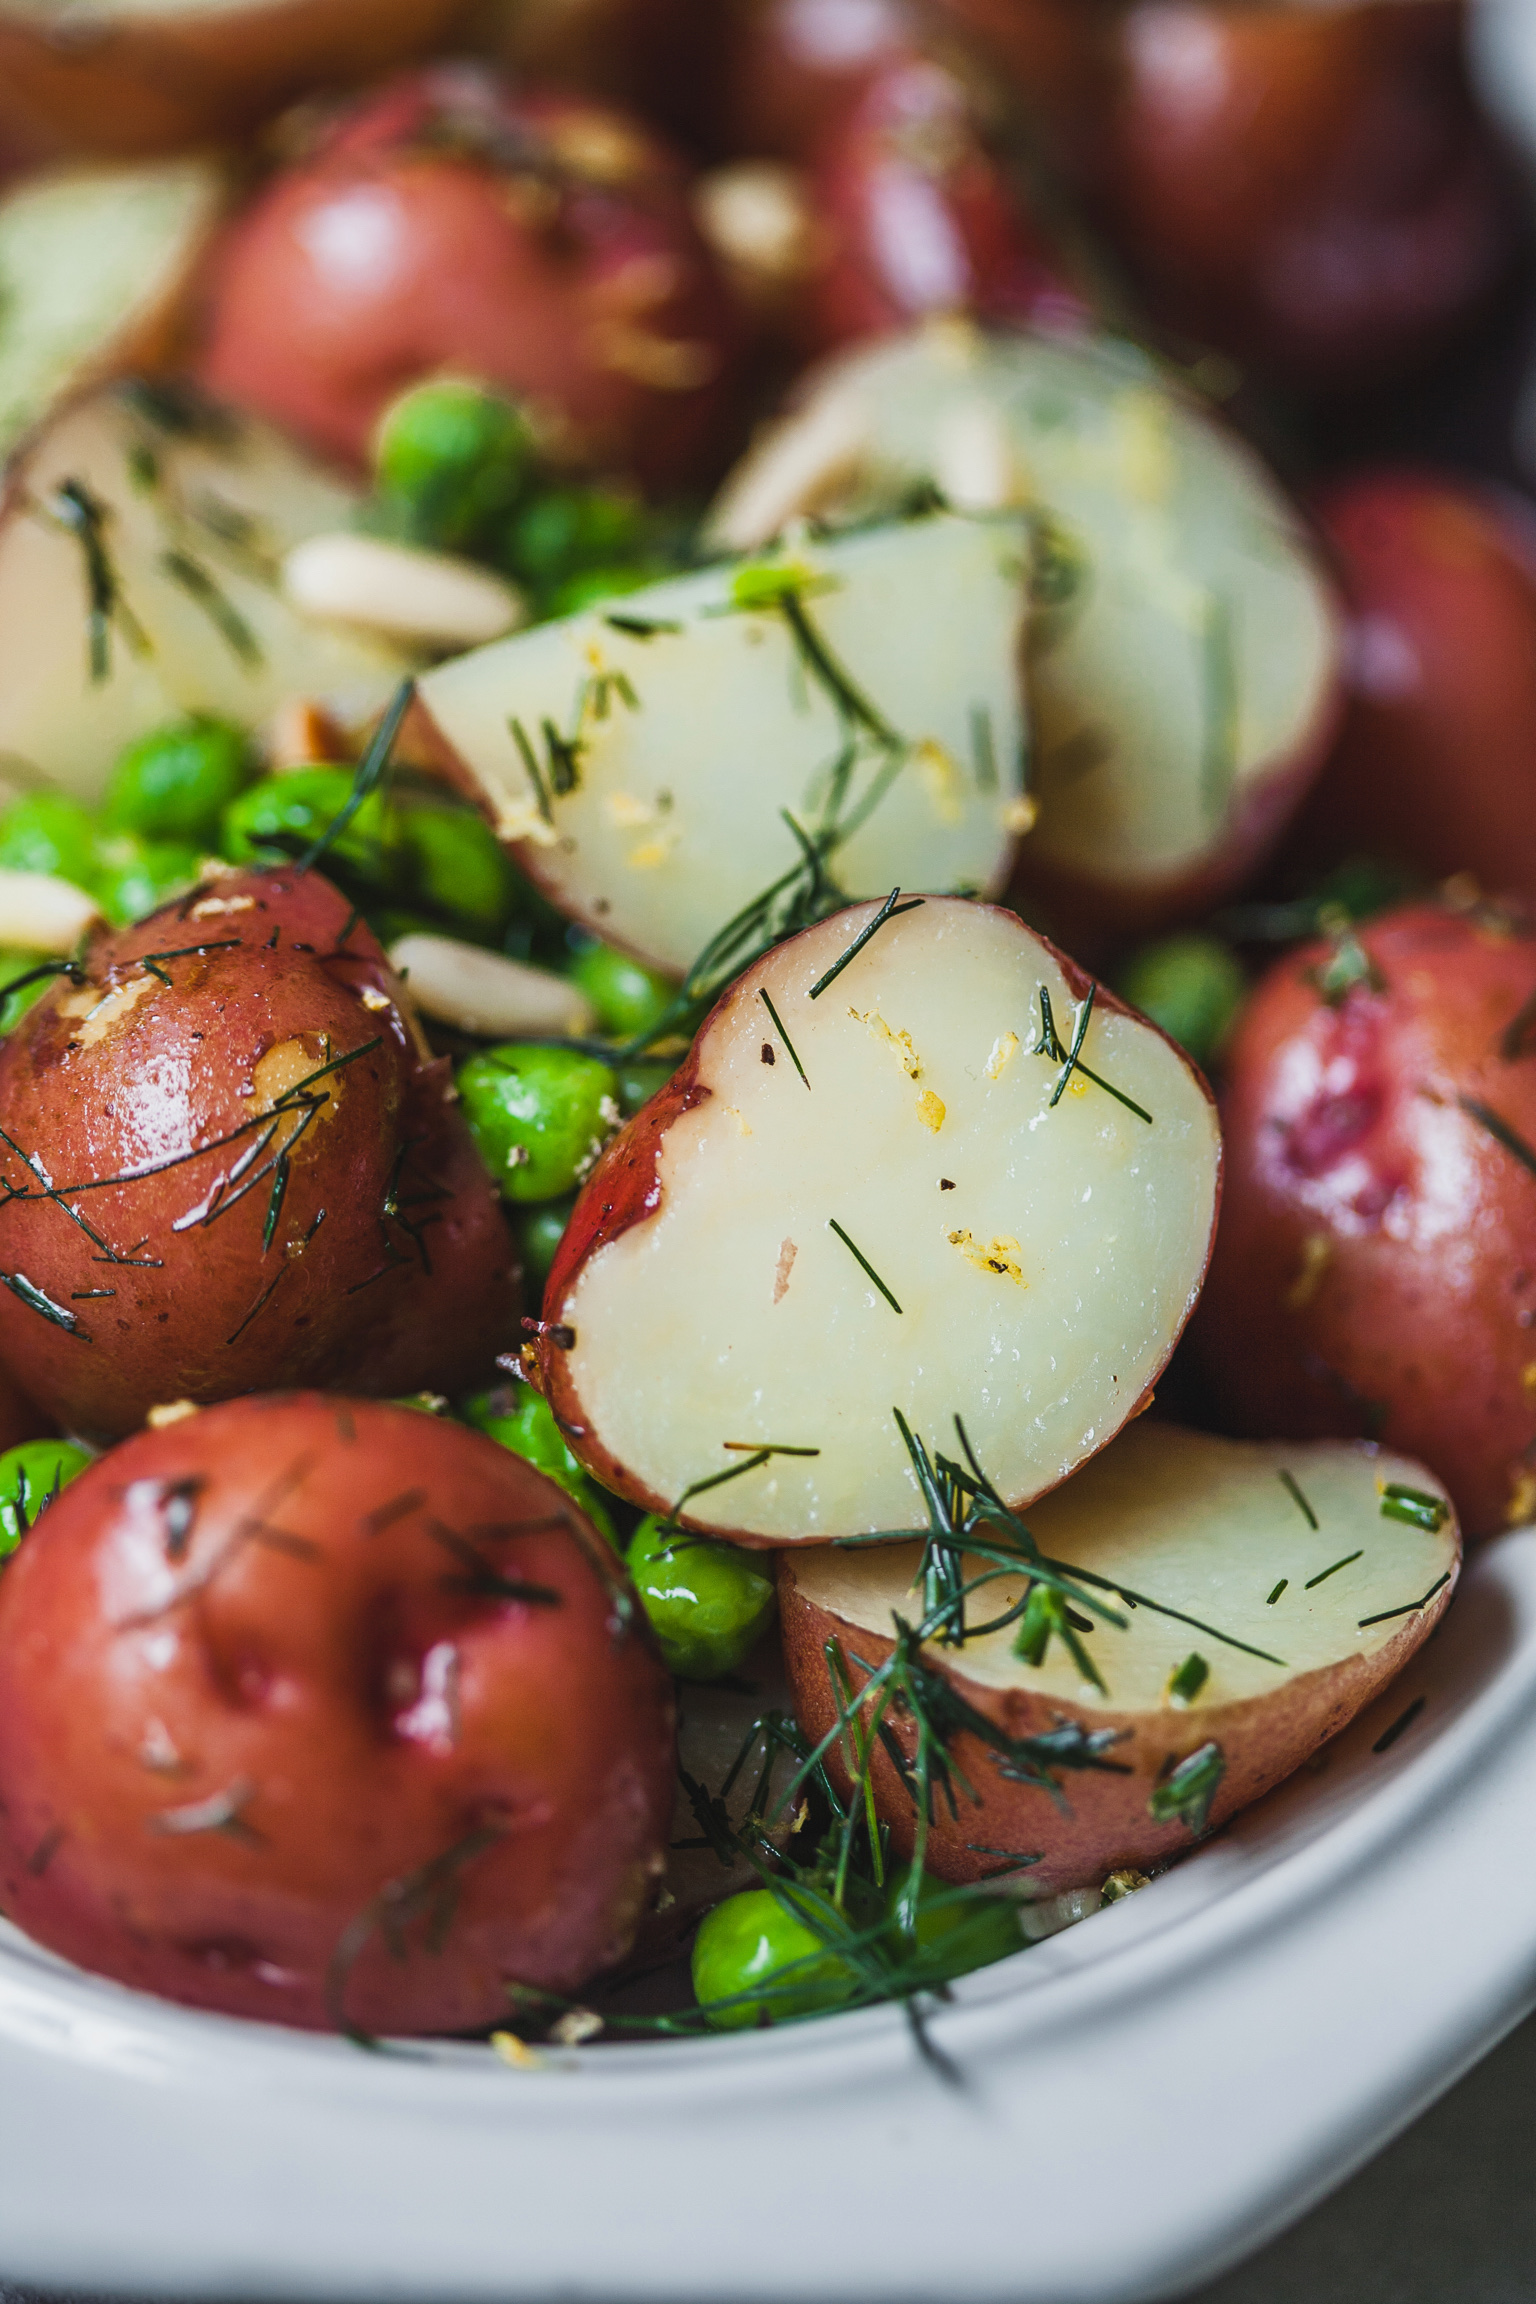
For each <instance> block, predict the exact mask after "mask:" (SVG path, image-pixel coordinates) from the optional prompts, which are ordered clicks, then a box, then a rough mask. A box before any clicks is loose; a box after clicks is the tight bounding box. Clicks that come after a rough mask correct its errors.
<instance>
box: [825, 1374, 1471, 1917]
mask: <svg viewBox="0 0 1536 2304" xmlns="http://www.w3.org/2000/svg"><path fill="white" fill-rule="evenodd" d="M933 1437H934V1438H935V1439H937V1438H938V1437H939V1435H938V1431H937V1429H935V1432H934V1434H933ZM1029 1528H1030V1532H1031V1534H1032V1535H1033V1536H1034V1538H1035V1541H1036V1543H1037V1544H1038V1545H1039V1547H1040V1551H1041V1553H1042V1554H1043V1555H1044V1557H1045V1558H1046V1559H1047V1560H1049V1561H1052V1562H1055V1563H1057V1564H1059V1565H1060V1566H1061V1567H1063V1568H1064V1569H1065V1570H1066V1572H1067V1573H1068V1574H1072V1573H1073V1572H1074V1571H1075V1572H1077V1573H1078V1574H1079V1576H1080V1579H1081V1586H1082V1589H1084V1590H1086V1591H1087V1592H1089V1593H1091V1594H1092V1596H1093V1598H1094V1599H1095V1600H1096V1601H1098V1602H1099V1603H1100V1604H1101V1605H1102V1606H1104V1607H1106V1608H1108V1609H1110V1610H1111V1611H1112V1612H1113V1615H1114V1616H1116V1617H1118V1618H1119V1619H1120V1621H1119V1623H1118V1624H1117V1623H1114V1622H1112V1621H1106V1620H1105V1619H1104V1618H1103V1617H1097V1618H1095V1617H1091V1616H1088V1615H1085V1614H1083V1613H1082V1612H1081V1610H1080V1609H1078V1608H1073V1609H1072V1614H1071V1620H1070V1622H1069V1624H1068V1627H1067V1629H1068V1634H1069V1638H1068V1639H1065V1640H1064V1639H1063V1638H1062V1637H1061V1635H1060V1634H1059V1633H1056V1634H1053V1635H1052V1636H1051V1637H1050V1638H1049V1639H1048V1640H1047V1642H1046V1644H1045V1646H1044V1649H1043V1653H1042V1652H1040V1650H1039V1648H1038V1633H1036V1637H1035V1639H1032V1640H1029V1648H1030V1653H1032V1654H1038V1655H1039V1661H1038V1662H1033V1663H1031V1662H1028V1661H1026V1660H1025V1658H1024V1657H1021V1656H1020V1655H1019V1654H1018V1653H1016V1649H1015V1643H1016V1641H1017V1640H1018V1638H1019V1633H1020V1622H1022V1621H1023V1620H1022V1619H1021V1620H1019V1621H1016V1622H1015V1623H1014V1624H1012V1625H1009V1626H1006V1627H1005V1628H1003V1629H1001V1630H998V1631H992V1632H988V1631H983V1632H981V1633H980V1634H979V1635H978V1636H976V1637H974V1638H971V1639H969V1640H967V1641H966V1642H965V1643H964V1644H963V1645H962V1646H960V1647H959V1648H952V1647H943V1646H939V1645H938V1644H937V1643H926V1644H924V1645H922V1646H921V1648H920V1649H919V1651H918V1655H919V1661H920V1664H921V1666H922V1667H923V1668H924V1669H925V1670H926V1671H927V1672H929V1673H932V1674H936V1675H938V1676H939V1677H940V1679H941V1680H942V1681H943V1682H944V1683H947V1686H948V1688H949V1689H950V1690H952V1691H953V1692H954V1694H955V1695H956V1696H958V1697H959V1698H960V1699H961V1700H962V1702H964V1703H965V1704H967V1705H969V1706H971V1707H973V1709H974V1711H975V1713H976V1714H978V1715H980V1718H981V1721H982V1722H983V1723H984V1724H985V1726H984V1729H983V1730H982V1731H979V1732H978V1731H977V1730H976V1729H974V1728H971V1727H966V1728H964V1729H962V1731H961V1732H960V1733H959V1734H958V1735H957V1736H956V1737H955V1738H954V1741H953V1744H952V1747H951V1753H952V1759H953V1762H954V1764H955V1767H956V1770H957V1772H958V1771H963V1773H964V1777H965V1779H966V1780H967V1781H968V1783H969V1785H970V1786H971V1787H972V1788H973V1791H974V1793H975V1795H976V1797H975V1798H974V1799H973V1798H971V1797H968V1796H967V1794H966V1792H965V1791H964V1790H963V1789H961V1790H959V1791H958V1793H957V1801H956V1806H957V1809H958V1814H956V1815H951V1813H950V1811H949V1807H948V1804H947V1802H946V1801H945V1800H943V1799H937V1800H935V1803H934V1818H933V1823H932V1827H931V1829H930V1831H929V1834H928V1839H927V1848H926V1862H927V1863H928V1865H929V1867H930V1868H931V1869H932V1870H933V1871H935V1872H937V1873H938V1874H939V1875H940V1876H941V1878H944V1879H950V1880H976V1879H981V1878H984V1877H985V1876H986V1875H988V1874H989V1873H995V1872H996V1871H997V1869H998V1860H999V1858H1000V1857H1001V1856H1004V1855H1012V1856H1014V1857H1016V1858H1025V1857H1029V1856H1036V1855H1037V1856H1038V1857H1039V1861H1038V1862H1037V1863H1035V1864H1032V1865H1031V1866H1030V1867H1029V1869H1028V1871H1027V1872H1026V1873H1025V1874H1024V1875H1023V1877H1024V1878H1025V1879H1026V1881H1027V1882H1028V1883H1029V1885H1030V1887H1031V1888H1032V1889H1033V1890H1035V1891H1037V1892H1038V1893H1040V1894H1042V1895H1051V1894H1054V1893H1056V1892H1058V1891H1059V1890H1061V1889H1066V1888H1076V1887H1087V1886H1090V1885H1096V1884H1097V1883H1098V1882H1099V1881H1101V1880H1103V1879H1104V1878H1105V1876H1106V1874H1108V1873H1110V1872H1114V1871H1118V1870H1121V1869H1135V1870H1145V1869H1149V1868H1150V1867H1152V1866H1155V1865H1160V1864H1164V1863H1166V1862H1167V1861H1168V1860H1169V1858H1170V1857H1173V1856H1176V1855H1178V1854H1179V1853H1180V1852H1181V1851H1182V1850H1184V1849H1186V1848H1187V1847H1188V1846H1189V1845H1190V1843H1191V1841H1192V1840H1193V1839H1194V1838H1196V1837H1197V1836H1198V1834H1200V1833H1202V1832H1204V1831H1206V1830H1209V1829H1212V1828H1214V1827H1215V1826H1216V1825H1219V1824H1223V1823H1225V1822H1226V1820H1227V1818H1228V1817H1229V1816H1232V1815H1234V1814H1235V1813H1236V1812H1237V1810H1238V1809H1240V1808H1244V1807H1246V1806H1247V1805H1248V1804H1249V1802H1250V1801H1253V1800H1256V1799H1258V1798H1259V1796H1260V1794H1261V1793H1264V1792H1267V1791H1268V1790H1269V1788H1270V1786H1271V1785H1273V1784H1277V1783H1279V1782H1280V1780H1281V1778H1282V1777H1285V1776H1288V1775H1290V1774H1291V1772H1292V1770H1293V1769H1296V1768H1298V1767H1300V1765H1301V1763H1302V1762H1303V1761H1304V1760H1305V1759H1307V1758H1308V1757H1309V1755H1310V1754H1311V1753H1313V1752H1315V1751H1316V1749H1317V1748H1318V1746H1319V1745H1320V1744H1323V1743H1325V1742H1326V1741H1327V1739H1328V1738H1329V1737H1330V1736H1334V1735H1337V1733H1338V1731H1339V1730H1340V1729H1341V1728H1343V1727H1344V1726H1345V1725H1346V1724H1347V1723H1348V1722H1349V1721H1350V1720H1352V1719H1353V1718H1354V1716H1355V1714H1356V1713H1357V1712H1358V1711H1360V1709H1361V1708H1362V1706H1363V1705H1366V1704H1368V1703H1369V1702H1370V1701H1371V1699H1372V1698H1373V1697H1375V1696H1377V1695H1379V1694H1380V1692H1381V1691H1382V1689H1383V1688H1384V1687H1385V1686H1386V1685H1387V1683H1388V1681H1390V1680H1391V1679H1392V1678H1393V1677H1394V1676H1395V1675H1396V1674H1397V1673H1398V1672H1400V1671H1401V1670H1402V1668H1403V1666H1404V1665H1405V1664H1406V1663H1407V1661H1408V1659H1409V1658H1410V1656H1412V1655H1413V1654H1414V1652H1415V1650H1416V1649H1418V1648H1419V1647H1420V1646H1421V1645H1422V1643H1423V1642H1424V1641H1425V1640H1426V1639H1427V1638H1428V1637H1429V1635H1430V1633H1431V1632H1432V1631H1433V1630H1434V1628H1435V1625H1436V1624H1437V1623H1438V1622H1439V1620H1440V1617H1441V1616H1442V1615H1443V1613H1444V1611H1445V1610H1446V1608H1447V1607H1449V1605H1450V1601H1451V1595H1452V1592H1453V1590H1454V1588H1455V1581H1456V1576H1457V1573H1458V1570H1459V1568H1460V1562H1461V1538H1460V1532H1459V1530H1458V1528H1457V1525H1456V1516H1455V1513H1454V1511H1453V1510H1452V1507H1451V1505H1450V1503H1449V1501H1448V1500H1447V1499H1446V1497H1445V1495H1444V1492H1443V1490H1442V1489H1441V1487H1440V1484H1439V1482H1438V1481H1436V1480H1435V1478H1434V1477H1433V1475H1432V1474H1430V1473H1428V1472H1426V1471H1425V1470H1424V1469H1423V1467H1422V1466H1421V1465H1419V1464H1416V1463H1414V1462H1413V1461H1412V1460H1411V1459H1409V1458H1407V1457H1403V1456H1398V1455H1395V1454H1391V1453H1389V1452H1388V1451H1386V1450H1378V1449H1376V1448H1373V1447H1370V1446H1369V1445H1367V1444H1366V1443H1364V1442H1355V1443H1348V1442H1325V1441H1313V1442H1311V1443H1297V1442H1286V1441H1275V1442H1271V1443H1267V1444H1256V1443H1253V1442H1244V1441H1235V1440H1221V1439H1215V1438H1213V1437H1212V1436H1211V1435H1210V1434H1208V1433H1204V1432H1187V1431H1183V1430H1181V1429H1180V1428H1179V1427H1178V1426H1176V1425H1172V1424H1158V1423H1154V1422H1152V1421H1150V1420H1149V1421H1148V1422H1146V1423H1144V1424H1137V1425H1135V1426H1134V1427H1133V1428H1132V1429H1131V1430H1130V1431H1129V1432H1125V1433H1122V1434H1121V1436H1120V1438H1119V1439H1118V1440H1116V1441H1115V1442H1114V1444H1113V1446H1111V1447H1109V1448H1107V1449H1106V1450H1105V1451H1104V1453H1103V1455H1102V1456H1100V1457H1098V1458H1097V1459H1096V1461H1095V1462H1094V1463H1092V1464H1090V1465H1089V1466H1088V1467H1087V1469H1086V1470H1084V1471H1082V1472H1079V1473H1078V1474H1077V1475H1076V1477H1075V1478H1074V1479H1072V1480H1069V1481H1068V1482H1067V1484H1066V1486H1065V1487H1063V1488H1058V1489H1057V1490H1056V1492H1055V1494H1054V1495H1052V1496H1048V1497H1046V1498H1044V1499H1043V1500H1042V1501H1041V1502H1040V1503H1038V1504H1037V1505H1035V1507H1034V1509H1033V1510H1032V1511H1031V1513H1030V1515H1029ZM991 1533H993V1534H995V1533H996V1532H995V1531H992V1532H991ZM921 1556H922V1555H921V1547H920V1546H918V1545H912V1544H907V1545H899V1546H887V1545H880V1546H869V1547H865V1548H861V1549H859V1550H852V1551H839V1550H838V1549H837V1548H836V1547H835V1546H831V1545H817V1546H815V1547H801V1548H799V1549H797V1550H795V1551H786V1552H785V1553H784V1554H783V1557H782V1560H781V1563H780V1571H779V1605H780V1610H781V1614H782V1618H783V1626H784V1646H785V1660H786V1665H787V1668H788V1671H789V1676H790V1684H791V1686H792V1687H793V1689H794V1692H795V1709H796V1713H797V1715H798V1717H799V1719H800V1722H801V1725H802V1727H803V1728H804V1729H805V1730H806V1731H807V1733H808V1734H809V1735H810V1736H812V1737H814V1738H816V1739H818V1740H819V1739H820V1738H821V1737H822V1736H824V1735H825V1734H826V1732H827V1730H828V1729H829V1728H831V1727H832V1726H833V1725H834V1724H835V1722H836V1721H837V1719H838V1717H839V1706H838V1704H837V1701H836V1699H835V1697H834V1695H833V1692H832V1688H831V1684H830V1681H829V1677H828V1664H827V1658H826V1654H825V1645H826V1643H827V1641H829V1640H835V1641H836V1642H837V1643H838V1645H839V1647H840V1648H841V1650H842V1653H843V1657H844V1660H845V1665H846V1669H847V1672H848V1683H849V1686H850V1688H851V1689H853V1690H855V1691H856V1690H857V1689H858V1688H859V1687H860V1686H861V1684H862V1683H863V1681H864V1680H865V1679H866V1678H867V1677H868V1676H869V1674H871V1673H873V1672H878V1671H879V1670H880V1668H881V1666H882V1665H884V1664H885V1662H886V1660H887V1658H888V1657H889V1656H890V1655H891V1653H892V1649H893V1646H894V1644H895V1635H896V1630H897V1627H896V1626H895V1624H894V1622H893V1619H894V1618H895V1617H897V1616H899V1617H901V1618H903V1619H904V1620H905V1621H906V1623H907V1624H908V1625H912V1626H918V1625H921V1623H922V1621H923V1601H922V1596H921V1592H920V1591H914V1590H913V1588H912V1583H913V1578H914V1577H915V1576H916V1575H917V1574H918V1571H919V1563H920V1560H921ZM990 1565H991V1564H989V1563H987V1562H984V1561H981V1560H978V1559H976V1558H975V1557H974V1556H973V1555H967V1556H966V1560H965V1573H966V1575H967V1577H976V1576H983V1575H987V1574H988V1573H989V1571H990ZM1036 1589H1037V1590H1039V1591H1041V1592H1043V1591H1044V1590H1045V1588H1044V1587H1037V1588H1036ZM1028 1590H1029V1579H1028V1577H1027V1576H1026V1575H1025V1574H1023V1573H1018V1574H1015V1573H1014V1572H1012V1571H1011V1570H1008V1571H1002V1572H1000V1573H999V1575H998V1578H997V1580H996V1581H995V1582H989V1583H987V1584H985V1585H984V1586H983V1587H982V1588H981V1589H980V1590H979V1591H977V1592H976V1593H975V1594H974V1595H973V1596H972V1598H971V1599H970V1601H969V1602H968V1604H967V1618H968V1622H969V1623H971V1624H980V1625H986V1624H989V1623H991V1622H992V1621H993V1619H995V1618H997V1617H1001V1616H1003V1615H1005V1614H1006V1613H1007V1612H1008V1611H1009V1610H1010V1609H1011V1608H1012V1607H1014V1606H1015V1604H1016V1603H1018V1602H1019V1601H1021V1600H1023V1599H1024V1598H1025V1596H1026V1594H1027V1592H1028ZM1133 1602H1134V1605H1133V1604H1132V1603H1133ZM1153 1603H1157V1605H1156V1606H1154V1605H1153ZM1069 1605H1070V1604H1069ZM1160 1609H1163V1610H1166V1609H1173V1610H1177V1611H1179V1614H1178V1615H1167V1614H1163V1613H1160V1612H1159V1610H1160ZM1191 1618H1194V1619H1197V1621H1196V1622H1194V1623H1192V1622H1190V1621H1189V1619H1191ZM1074 1632H1075V1635H1076V1646H1077V1649H1078V1655H1077V1656H1076V1657H1074V1655H1073V1653H1072V1643H1071V1638H1070V1635H1071V1634H1073V1633H1074ZM1026 1638H1028V1635H1026ZM1083 1656H1086V1657H1087V1659H1088V1662H1089V1664H1090V1665H1091V1667H1092V1668H1093V1670H1094V1671H1096V1672H1097V1674H1098V1676H1099V1679H1100V1680H1101V1681H1102V1682H1103V1686H1102V1687H1100V1686H1096V1685H1095V1684H1094V1682H1093V1681H1092V1680H1090V1679H1089V1678H1088V1677H1087V1674H1086V1673H1085V1671H1084V1669H1083V1665H1082V1661H1081V1659H1082V1657H1083ZM887 1725H888V1726H889V1729H890V1731H891V1733H892V1734H893V1735H894V1736H895V1738H896V1741H897V1743H898V1745H899V1746H900V1747H901V1750H902V1752H903V1753H904V1755H905V1756H906V1757H907V1759H908V1760H909V1761H910V1759H911V1757H912V1754H913V1749H914V1745H915V1740H916V1725H915V1722H914V1721H913V1720H912V1719H911V1717H910V1716H909V1715H906V1714H904V1713H903V1711H902V1710H901V1708H900V1707H897V1708H894V1709H892V1710H891V1711H890V1712H889V1714H888V1715H887ZM987 1731H990V1732H992V1733H993V1734H995V1737H996V1739H997V1741H996V1742H995V1743H991V1744H989V1742H988V1741H987ZM1073 1731H1078V1732H1079V1735H1080V1738H1081V1739H1082V1741H1080V1742H1079V1743H1078V1750H1077V1765H1076V1766H1073V1765H1070V1764H1069V1763H1068V1761H1067V1760H1065V1759H1058V1760H1057V1762H1056V1764H1055V1765H1054V1767H1053V1766H1052V1762H1051V1757H1050V1739H1052V1738H1053V1737H1054V1738H1055V1739H1056V1740H1057V1750H1058V1752H1064V1751H1065V1750H1066V1749H1067V1747H1068V1746H1069V1744H1070V1743H1071V1741H1072V1732H1073ZM1034 1737H1039V1738H1043V1739H1045V1740H1046V1743H1045V1745H1044V1747H1043V1748H1042V1749H1041V1750H1040V1751H1039V1752H1037V1753H1036V1754H1035V1755H1033V1756H1032V1759H1033V1768H1034V1771H1035V1774H1034V1780H1033V1781H1030V1780H1028V1778H1029V1772H1030V1767H1031V1759H1030V1758H1029V1757H1026V1756H1024V1755H1021V1754H1019V1753H1017V1752H1014V1753H1013V1754H1010V1753H1009V1752H1008V1750H1007V1749H1006V1747H1007V1746H1008V1744H1009V1743H1010V1742H1017V1741H1019V1740H1023V1739H1027V1738H1034ZM1090 1738H1101V1739H1102V1740H1103V1741H1102V1742H1101V1743H1099V1744H1097V1745H1096V1746H1091V1747H1090V1746H1088V1745H1087V1743H1086V1740H1087V1739H1090ZM826 1759H827V1765H828V1767H829V1768H830V1769H831V1771H832V1774H833V1776H834V1777H835V1778H837V1779H838V1780H839V1781H840V1782H842V1783H844V1784H846V1783H847V1782H848V1769H847V1762H846V1755H845V1752H844V1749H843V1745H842V1742H841V1740H840V1741H839V1742H837V1743H834V1744H833V1745H832V1746H831V1747H830V1748H829V1750H828V1752H827V1755H826ZM1042 1774H1044V1775H1045V1776H1046V1777H1047V1781H1046V1782H1044V1783H1042V1781H1041V1776H1042ZM873 1782H874V1786H875V1794H876V1799H877V1802H878V1806H879V1811H880V1815H881V1818H882V1819H883V1821H884V1822H886V1823H887V1824H888V1825H889V1826H890V1828H891V1833H892V1837H893V1839H894V1841H895V1843H896V1846H897V1848H898V1849H899V1850H900V1851H901V1852H902V1853H903V1854H910V1852H911V1849H912V1845H913V1836H914V1825H915V1822H916V1812H915V1810H914V1807H913V1804H912V1801H911V1799H910V1797H909V1796H908V1794H907V1793H906V1792H905V1791H904V1790H903V1789H902V1786H901V1783H900V1780H899V1778H898V1777H897V1774H896V1771H895V1769H894V1768H893V1766H892V1764H891V1762H890V1759H889V1758H888V1757H887V1755H886V1754H885V1753H884V1752H883V1751H880V1752H879V1753H878V1756H877V1758H876V1759H875V1762H874V1767H873ZM1053 1784H1054V1787H1055V1796H1053V1791H1052V1785H1053Z"/></svg>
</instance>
